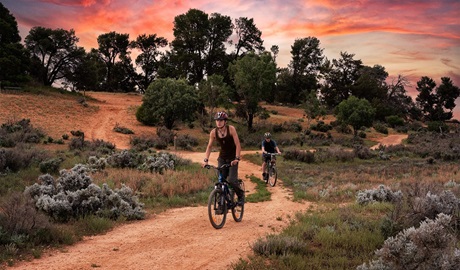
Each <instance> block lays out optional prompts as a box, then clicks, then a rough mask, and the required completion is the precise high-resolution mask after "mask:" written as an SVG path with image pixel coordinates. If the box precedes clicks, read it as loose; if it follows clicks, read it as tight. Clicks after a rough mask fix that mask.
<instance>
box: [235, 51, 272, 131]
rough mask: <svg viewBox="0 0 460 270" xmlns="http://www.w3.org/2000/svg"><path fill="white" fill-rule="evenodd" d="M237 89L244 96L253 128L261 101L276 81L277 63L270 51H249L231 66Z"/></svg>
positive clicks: (243, 99) (245, 106) (243, 102)
mask: <svg viewBox="0 0 460 270" xmlns="http://www.w3.org/2000/svg"><path fill="white" fill-rule="evenodd" d="M229 73H230V75H231V78H232V79H233V80H234V83H235V86H236V91H237V93H238V95H239V96H240V97H241V98H242V100H241V103H242V104H243V106H244V108H245V110H246V113H247V119H246V120H247V124H248V130H252V125H253V120H254V116H255V114H256V113H257V112H258V111H259V109H260V107H259V102H260V101H261V100H263V96H264V95H265V94H266V92H267V90H270V89H272V88H273V86H274V84H275V81H276V64H275V63H274V62H273V58H272V56H271V55H270V53H268V52H265V53H262V54H260V55H257V54H255V53H249V54H247V55H245V56H244V57H243V58H241V59H239V60H237V61H235V62H234V63H232V64H230V66H229Z"/></svg>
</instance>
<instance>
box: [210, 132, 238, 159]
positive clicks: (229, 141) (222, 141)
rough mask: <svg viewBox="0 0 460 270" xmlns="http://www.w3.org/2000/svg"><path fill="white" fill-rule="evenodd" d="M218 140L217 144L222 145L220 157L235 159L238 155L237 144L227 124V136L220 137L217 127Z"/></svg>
mask: <svg viewBox="0 0 460 270" xmlns="http://www.w3.org/2000/svg"><path fill="white" fill-rule="evenodd" d="M215 134H216V141H217V144H219V146H220V152H219V157H220V158H223V159H226V160H233V159H235V156H236V145H235V141H234V140H233V136H232V135H230V128H229V126H227V134H226V135H225V137H223V138H220V137H219V134H218V130H217V128H216V132H215Z"/></svg>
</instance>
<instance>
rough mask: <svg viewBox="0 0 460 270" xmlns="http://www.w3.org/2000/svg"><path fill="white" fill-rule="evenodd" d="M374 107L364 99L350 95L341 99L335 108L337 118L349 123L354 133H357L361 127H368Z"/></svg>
mask: <svg viewBox="0 0 460 270" xmlns="http://www.w3.org/2000/svg"><path fill="white" fill-rule="evenodd" d="M374 115H375V109H374V108H373V107H372V105H371V103H370V102H369V101H367V100H366V99H359V98H357V97H355V96H350V97H349V98H348V99H346V100H343V101H342V102H340V104H339V105H338V106H337V108H336V116H337V120H338V121H339V122H341V123H345V124H347V125H351V126H352V127H353V132H354V135H355V136H357V135H358V130H359V129H360V128H361V127H363V126H364V127H370V126H372V122H373V121H374Z"/></svg>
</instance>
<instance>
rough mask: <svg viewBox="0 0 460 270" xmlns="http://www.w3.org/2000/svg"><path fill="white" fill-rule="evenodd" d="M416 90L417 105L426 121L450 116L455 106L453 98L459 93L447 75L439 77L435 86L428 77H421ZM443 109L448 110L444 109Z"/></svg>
mask: <svg viewBox="0 0 460 270" xmlns="http://www.w3.org/2000/svg"><path fill="white" fill-rule="evenodd" d="M416 90H417V91H418V92H419V94H418V95H417V97H416V98H415V100H416V102H417V105H418V107H419V108H420V110H421V111H422V113H423V116H424V119H425V120H428V121H444V120H449V119H451V118H452V116H453V113H452V110H453V109H454V108H455V99H456V98H458V97H459V95H460V89H459V88H458V87H457V86H454V85H453V83H452V81H451V79H450V78H448V77H442V78H441V85H440V86H439V87H438V88H436V83H435V82H434V81H433V79H431V78H429V77H426V76H424V77H422V78H421V79H420V81H418V82H417V87H416ZM445 109H447V110H449V111H447V112H446V111H445Z"/></svg>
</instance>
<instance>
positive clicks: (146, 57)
mask: <svg viewBox="0 0 460 270" xmlns="http://www.w3.org/2000/svg"><path fill="white" fill-rule="evenodd" d="M167 45H168V41H167V40H166V39H165V38H163V37H157V35H156V34H153V35H146V34H143V35H139V36H138V37H137V39H136V40H135V41H133V42H132V43H131V47H132V48H137V49H139V50H140V51H141V53H140V54H139V55H138V56H137V57H136V65H137V66H138V67H140V68H141V69H142V72H143V74H141V75H139V78H138V82H137V85H138V87H139V91H140V92H141V93H144V92H145V90H146V89H147V87H149V85H150V84H151V83H152V82H153V81H154V80H155V78H156V76H157V73H158V69H159V66H160V58H161V56H162V55H163V53H162V52H161V51H160V50H159V49H161V48H164V47H166V46H167Z"/></svg>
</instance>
